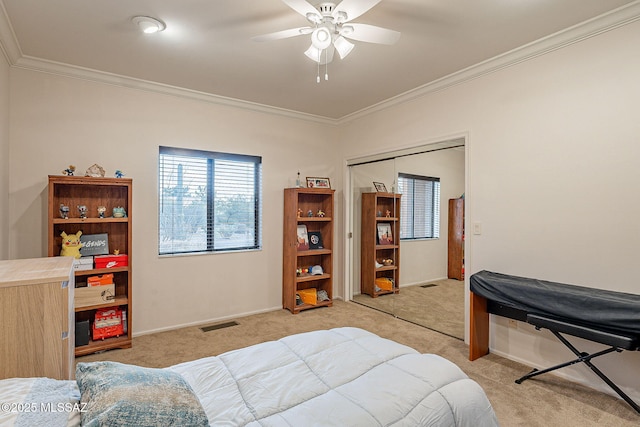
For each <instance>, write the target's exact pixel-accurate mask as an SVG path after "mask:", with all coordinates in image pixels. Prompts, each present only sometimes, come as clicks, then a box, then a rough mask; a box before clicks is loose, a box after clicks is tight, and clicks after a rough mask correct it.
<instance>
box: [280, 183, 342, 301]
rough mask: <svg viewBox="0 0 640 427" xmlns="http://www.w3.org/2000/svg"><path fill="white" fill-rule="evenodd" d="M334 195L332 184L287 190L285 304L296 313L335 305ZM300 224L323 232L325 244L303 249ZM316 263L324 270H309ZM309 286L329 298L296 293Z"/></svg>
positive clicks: (285, 193) (321, 233)
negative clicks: (308, 300) (311, 301)
mask: <svg viewBox="0 0 640 427" xmlns="http://www.w3.org/2000/svg"><path fill="white" fill-rule="evenodd" d="M333 196H334V190H332V189H330V188H285V190H284V227H283V238H282V242H283V249H282V251H283V261H282V306H283V308H285V309H287V310H289V311H290V312H291V313H293V314H296V313H299V312H301V311H303V310H308V309H311V308H316V307H326V306H331V305H333V216H334V214H335V212H334V206H333ZM298 227H305V228H306V230H307V233H308V234H309V235H310V234H311V233H320V236H321V238H322V248H316V249H302V247H301V246H300V244H299V240H298ZM313 266H320V267H322V274H311V272H310V271H305V270H308V269H310V268H312V267H313ZM318 272H319V271H316V273H318ZM305 290H311V292H315V293H316V294H317V292H318V291H325V292H326V295H327V297H328V300H322V301H320V300H318V301H317V302H316V303H315V304H309V303H306V302H302V301H301V300H299V299H298V298H296V295H299V294H300V292H301V291H305Z"/></svg>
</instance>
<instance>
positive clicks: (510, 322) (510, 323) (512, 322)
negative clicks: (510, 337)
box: [509, 319, 518, 329]
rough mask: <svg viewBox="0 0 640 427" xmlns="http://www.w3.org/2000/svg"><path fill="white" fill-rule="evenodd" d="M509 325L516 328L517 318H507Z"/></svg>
mask: <svg viewBox="0 0 640 427" xmlns="http://www.w3.org/2000/svg"><path fill="white" fill-rule="evenodd" d="M509 327H510V328H514V329H517V328H518V321H517V320H513V319H509Z"/></svg>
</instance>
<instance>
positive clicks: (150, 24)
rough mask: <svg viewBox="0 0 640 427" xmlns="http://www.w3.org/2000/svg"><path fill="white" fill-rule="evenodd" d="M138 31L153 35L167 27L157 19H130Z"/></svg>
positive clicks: (138, 17)
mask: <svg viewBox="0 0 640 427" xmlns="http://www.w3.org/2000/svg"><path fill="white" fill-rule="evenodd" d="M131 20H132V21H133V23H134V24H136V25H137V26H138V27H139V28H140V30H141V31H142V32H143V33H145V34H153V33H157V32H160V31H164V30H165V28H167V25H166V24H165V23H164V22H162V21H161V20H159V19H156V18H152V17H150V16H134V17H133V18H132V19H131Z"/></svg>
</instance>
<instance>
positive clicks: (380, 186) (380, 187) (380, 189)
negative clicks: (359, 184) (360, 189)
mask: <svg viewBox="0 0 640 427" xmlns="http://www.w3.org/2000/svg"><path fill="white" fill-rule="evenodd" d="M373 186H374V187H376V191H378V192H380V193H388V191H387V186H386V185H384V183H382V182H375V181H373Z"/></svg>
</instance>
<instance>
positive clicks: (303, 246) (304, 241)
mask: <svg viewBox="0 0 640 427" xmlns="http://www.w3.org/2000/svg"><path fill="white" fill-rule="evenodd" d="M296 247H297V248H298V250H299V251H308V250H309V235H308V234H307V226H306V225H304V224H303V225H299V226H298V241H297V243H296Z"/></svg>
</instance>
